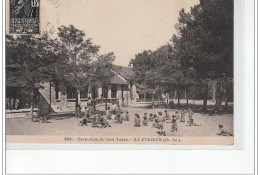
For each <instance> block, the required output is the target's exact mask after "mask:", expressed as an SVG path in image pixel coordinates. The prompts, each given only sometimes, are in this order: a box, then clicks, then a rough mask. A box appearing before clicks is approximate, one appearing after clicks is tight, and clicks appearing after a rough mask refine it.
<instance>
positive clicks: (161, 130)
mask: <svg viewBox="0 0 260 175" xmlns="http://www.w3.org/2000/svg"><path fill="white" fill-rule="evenodd" d="M158 114H159V116H158V117H157V121H158V122H157V124H158V129H159V130H160V133H161V134H162V133H165V132H164V131H163V122H164V121H165V118H164V117H163V115H162V113H161V112H158Z"/></svg>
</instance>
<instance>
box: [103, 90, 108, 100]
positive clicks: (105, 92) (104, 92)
mask: <svg viewBox="0 0 260 175" xmlns="http://www.w3.org/2000/svg"><path fill="white" fill-rule="evenodd" d="M107 95H108V87H102V96H103V98H107V97H108V96H107Z"/></svg>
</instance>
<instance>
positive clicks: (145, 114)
mask: <svg viewBox="0 0 260 175" xmlns="http://www.w3.org/2000/svg"><path fill="white" fill-rule="evenodd" d="M143 119H144V120H143V126H148V118H147V113H144V117H143Z"/></svg>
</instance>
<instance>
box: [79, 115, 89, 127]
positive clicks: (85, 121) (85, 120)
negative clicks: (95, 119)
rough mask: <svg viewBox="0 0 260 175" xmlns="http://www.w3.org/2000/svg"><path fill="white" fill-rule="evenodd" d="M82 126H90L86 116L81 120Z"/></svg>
mask: <svg viewBox="0 0 260 175" xmlns="http://www.w3.org/2000/svg"><path fill="white" fill-rule="evenodd" d="M79 124H80V126H84V125H85V126H88V119H87V117H86V116H85V118H83V120H82V121H80V122H79Z"/></svg>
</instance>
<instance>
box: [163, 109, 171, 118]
mask: <svg viewBox="0 0 260 175" xmlns="http://www.w3.org/2000/svg"><path fill="white" fill-rule="evenodd" d="M164 112H165V117H164V119H165V120H170V115H169V113H168V111H167V110H165V111H164Z"/></svg>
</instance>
